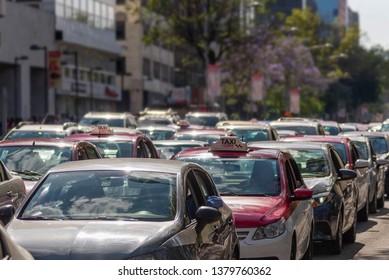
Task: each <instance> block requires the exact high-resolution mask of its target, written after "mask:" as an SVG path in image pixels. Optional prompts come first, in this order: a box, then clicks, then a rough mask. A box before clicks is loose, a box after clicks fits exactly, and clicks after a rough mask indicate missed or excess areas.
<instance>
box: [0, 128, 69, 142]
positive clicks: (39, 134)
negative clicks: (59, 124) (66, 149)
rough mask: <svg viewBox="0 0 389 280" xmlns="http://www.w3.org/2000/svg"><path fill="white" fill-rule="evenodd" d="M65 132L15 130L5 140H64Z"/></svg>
mask: <svg viewBox="0 0 389 280" xmlns="http://www.w3.org/2000/svg"><path fill="white" fill-rule="evenodd" d="M66 136H67V133H66V132H65V131H37V130H30V131H28V130H15V131H12V132H10V133H9V135H7V137H6V138H4V140H5V139H7V140H15V139H27V138H65V137H66Z"/></svg>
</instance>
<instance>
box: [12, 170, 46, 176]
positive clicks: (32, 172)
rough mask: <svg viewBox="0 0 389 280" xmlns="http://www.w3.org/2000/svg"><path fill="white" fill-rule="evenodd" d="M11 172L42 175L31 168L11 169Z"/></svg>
mask: <svg viewBox="0 0 389 280" xmlns="http://www.w3.org/2000/svg"><path fill="white" fill-rule="evenodd" d="M12 172H15V173H17V174H23V175H29V176H42V175H43V174H40V173H38V172H35V171H32V170H28V169H23V170H22V169H19V170H12Z"/></svg>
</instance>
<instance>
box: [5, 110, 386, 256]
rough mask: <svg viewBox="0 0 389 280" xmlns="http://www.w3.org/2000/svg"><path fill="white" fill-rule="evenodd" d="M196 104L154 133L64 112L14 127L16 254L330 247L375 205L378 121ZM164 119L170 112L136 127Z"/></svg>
mask: <svg viewBox="0 0 389 280" xmlns="http://www.w3.org/2000/svg"><path fill="white" fill-rule="evenodd" d="M212 114H213V116H214V117H215V118H218V119H219V121H215V120H214V121H213V124H214V127H212V126H210V124H209V123H206V121H208V120H209V118H210V115H212ZM103 115H104V116H105V117H106V118H107V119H109V118H110V117H111V116H110V112H104V114H100V117H101V116H103ZM188 115H189V116H191V119H192V120H193V115H195V114H193V112H192V113H191V114H188ZM87 116H89V117H90V116H91V113H88V114H87ZM113 116H115V114H112V117H113ZM196 116H197V118H198V120H197V123H196V125H197V126H195V125H193V127H192V128H189V127H190V126H191V123H190V121H189V120H188V119H186V118H185V116H184V118H176V120H175V122H176V123H174V122H173V123H172V124H170V123H169V122H167V123H168V124H167V125H166V127H170V128H173V131H174V133H173V134H172V135H171V136H170V138H169V139H164V140H153V139H152V138H150V137H149V135H150V134H149V133H150V131H143V132H142V130H141V129H139V128H140V127H143V126H140V127H138V126H135V127H124V125H122V124H121V123H120V122H116V125H117V126H110V125H108V124H104V120H99V121H98V122H97V123H96V124H91V125H89V126H85V123H82V124H79V123H75V124H72V129H71V130H69V127H67V126H68V125H66V128H65V129H64V128H62V130H67V131H69V132H68V133H67V134H66V135H57V134H47V133H43V129H44V128H45V127H46V126H47V125H38V124H30V123H27V124H25V123H21V124H20V125H19V126H17V127H15V128H14V129H13V130H12V135H15V139H12V138H11V139H9V138H7V137H8V136H5V137H4V138H3V139H2V140H1V141H0V160H1V161H0V162H1V165H2V177H1V179H2V182H1V184H0V190H1V191H0V194H1V196H0V198H1V199H0V202H1V204H0V216H1V222H2V224H3V226H4V227H5V229H6V231H7V234H8V235H9V236H10V240H11V242H13V243H14V246H17V247H16V248H19V247H21V248H23V250H24V251H27V252H28V253H29V254H31V256H32V257H29V256H27V255H26V254H25V253H22V252H20V253H19V254H18V255H17V256H18V257H15V258H19V257H20V258H22V257H23V256H25V255H26V258H34V259H47V260H48V259H63V260H66V259H69V260H70V259H110V260H113V259H139V260H141V259H171V260H172V259H187V260H188V259H213V260H215V259H228V260H237V259H247V260H249V259H252V260H253V259H264V260H299V259H302V260H303V259H317V256H319V258H324V259H325V258H331V256H334V258H335V259H336V257H337V256H338V257H341V256H342V252H343V248H344V247H345V246H347V245H348V244H353V243H355V242H356V240H357V238H358V235H359V234H361V232H360V231H358V227H361V226H363V223H368V222H369V221H370V219H371V215H374V214H377V213H379V212H381V211H382V209H384V208H385V197H386V195H387V192H386V190H387V182H389V180H388V179H387V177H386V174H387V172H388V167H389V161H388V159H387V157H388V151H389V149H388V146H389V141H386V139H387V137H386V133H385V132H377V131H375V132H369V131H357V132H356V133H350V132H342V131H340V133H339V135H330V133H328V132H327V133H326V134H325V135H321V134H320V132H319V131H320V130H312V129H311V128H314V127H315V126H317V127H320V124H319V123H315V122H317V120H312V119H306V120H298V121H296V120H294V119H288V118H283V119H282V120H281V119H280V120H277V121H276V122H277V125H276V126H275V127H273V125H272V123H273V122H258V121H243V120H242V121H234V120H231V121H230V123H228V119H227V120H225V119H221V118H219V116H220V114H219V116H218V114H217V113H211V112H208V113H207V114H197V115H196ZM202 116H204V117H205V118H207V119H206V121H204V122H201V117H202ZM163 118H166V120H169V121H171V111H170V112H169V113H167V111H166V113H165V112H163V111H159V114H158V117H155V116H154V117H153V118H148V126H150V127H153V123H152V120H155V121H156V123H155V126H156V127H158V126H160V125H161V124H160V122H161V119H163ZM143 119H145V118H143ZM134 121H135V123H136V121H137V120H136V119H134ZM134 121H133V122H132V123H134ZM107 123H108V121H107ZM183 123H185V125H182V124H183ZM114 125H115V124H114ZM217 127H219V128H217ZM278 128H279V130H280V131H284V130H285V129H288V130H294V131H295V132H296V135H286V136H279V135H278V132H277V131H278ZM308 128H309V129H308ZM19 131H20V136H18V137H17V135H19ZM304 131H305V132H306V134H304V133H303V132H304ZM312 131H316V133H317V134H316V135H311V134H310V132H312ZM37 133H38V135H39V137H36V135H37ZM7 135H9V133H8V134H7ZM182 135H185V139H184V140H182V139H181V138H182ZM199 135H201V136H202V137H204V138H202V140H203V141H199ZM210 135H211V136H212V137H209V136H210ZM253 135H263V136H266V137H262V138H258V137H255V136H253ZM206 136H207V137H209V138H205V137H206ZM156 139H158V137H157V138H156ZM381 139H383V140H385V141H381ZM378 145H380V146H378ZM384 145H386V147H384ZM378 148H379V149H378ZM55 232H61V234H55ZM8 242H10V241H9V240H8ZM322 248H326V250H325V253H323V249H322ZM9 258H10V259H11V258H12V257H9Z"/></svg>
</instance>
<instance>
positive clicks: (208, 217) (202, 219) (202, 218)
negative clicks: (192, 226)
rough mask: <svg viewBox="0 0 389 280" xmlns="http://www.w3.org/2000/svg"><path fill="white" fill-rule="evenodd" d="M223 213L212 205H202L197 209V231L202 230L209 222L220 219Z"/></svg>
mask: <svg viewBox="0 0 389 280" xmlns="http://www.w3.org/2000/svg"><path fill="white" fill-rule="evenodd" d="M221 217H222V213H221V212H220V211H219V210H217V209H215V208H213V207H210V206H200V208H199V209H197V211H196V214H195V218H196V221H197V225H196V231H197V232H200V231H202V230H203V229H204V227H205V225H207V224H209V223H214V222H217V221H219V220H220V218H221Z"/></svg>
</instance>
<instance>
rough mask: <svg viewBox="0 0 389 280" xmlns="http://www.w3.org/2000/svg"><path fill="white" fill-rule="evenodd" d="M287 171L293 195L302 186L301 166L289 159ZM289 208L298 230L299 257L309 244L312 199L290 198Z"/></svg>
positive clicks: (286, 165)
mask: <svg viewBox="0 0 389 280" xmlns="http://www.w3.org/2000/svg"><path fill="white" fill-rule="evenodd" d="M285 171H286V176H287V182H288V189H287V192H288V195H289V197H292V196H293V194H294V191H295V190H296V189H297V188H299V187H301V182H302V178H301V176H300V171H299V168H298V166H297V164H296V162H295V161H294V160H291V159H288V160H287V161H286V162H285ZM289 209H290V211H291V217H290V218H289V219H292V220H293V224H294V230H295V232H296V237H297V238H296V241H297V244H296V245H297V251H296V253H297V256H296V257H297V258H301V256H302V255H303V254H304V253H305V251H306V248H308V246H309V240H310V233H311V226H312V219H313V210H312V204H311V200H290V202H289Z"/></svg>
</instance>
